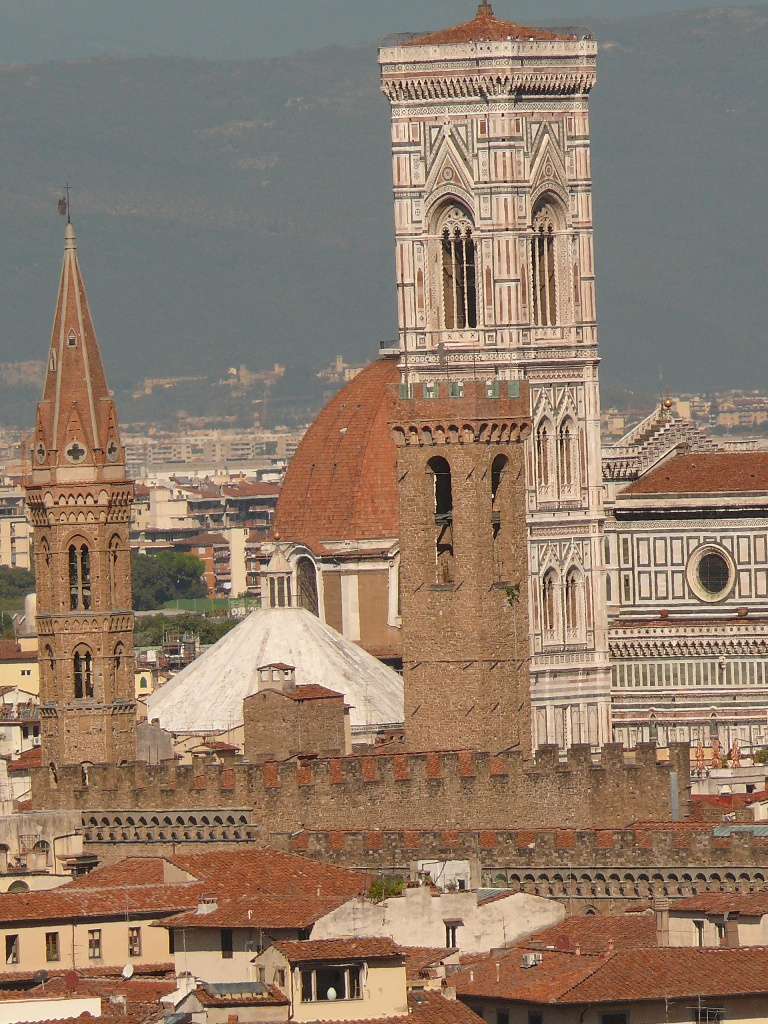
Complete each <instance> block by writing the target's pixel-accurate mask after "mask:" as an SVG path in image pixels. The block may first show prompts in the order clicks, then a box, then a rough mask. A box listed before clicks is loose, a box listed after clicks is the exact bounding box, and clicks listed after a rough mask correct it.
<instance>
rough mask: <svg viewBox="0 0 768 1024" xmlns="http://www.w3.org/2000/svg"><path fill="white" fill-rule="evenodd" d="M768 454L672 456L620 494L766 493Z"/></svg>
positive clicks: (767, 486)
mask: <svg viewBox="0 0 768 1024" xmlns="http://www.w3.org/2000/svg"><path fill="white" fill-rule="evenodd" d="M766 491H768V451H751V452H684V453H680V454H677V455H674V456H672V457H671V458H669V459H667V460H665V461H664V462H662V463H661V464H660V465H659V466H657V467H656V468H655V469H651V470H649V471H648V472H647V473H644V474H643V475H642V476H641V477H640V478H639V480H635V481H634V483H631V484H629V486H628V487H625V488H623V490H621V491H620V492H619V495H618V498H619V500H621V498H624V497H627V498H634V497H637V498H640V497H644V496H646V495H674V496H678V495H687V494H751V493H757V494H763V495H764V494H765V493H766Z"/></svg>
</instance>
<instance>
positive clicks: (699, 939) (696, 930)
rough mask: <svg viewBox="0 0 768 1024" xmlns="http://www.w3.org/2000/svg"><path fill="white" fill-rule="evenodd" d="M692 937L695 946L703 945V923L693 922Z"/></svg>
mask: <svg viewBox="0 0 768 1024" xmlns="http://www.w3.org/2000/svg"><path fill="white" fill-rule="evenodd" d="M693 937H694V945H695V946H703V945H704V922H703V921H694V922H693Z"/></svg>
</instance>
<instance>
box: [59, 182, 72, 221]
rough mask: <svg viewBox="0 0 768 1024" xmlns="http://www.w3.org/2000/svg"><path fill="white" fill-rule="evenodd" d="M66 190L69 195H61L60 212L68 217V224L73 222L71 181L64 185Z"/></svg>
mask: <svg viewBox="0 0 768 1024" xmlns="http://www.w3.org/2000/svg"><path fill="white" fill-rule="evenodd" d="M64 191H65V192H66V193H67V195H66V197H64V196H60V197H59V203H58V209H59V213H60V214H61V216H62V217H66V218H67V224H71V223H72V218H71V216H70V203H69V182H67V183H66V185H65V186H64Z"/></svg>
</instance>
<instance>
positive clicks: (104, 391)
mask: <svg viewBox="0 0 768 1024" xmlns="http://www.w3.org/2000/svg"><path fill="white" fill-rule="evenodd" d="M32 471H33V476H36V477H37V479H40V477H41V475H42V476H45V478H46V479H49V480H53V479H57V480H63V479H66V480H69V481H72V480H75V479H82V480H90V479H93V478H95V477H97V476H102V475H103V476H104V477H105V478H113V477H114V478H117V477H119V476H122V475H124V472H125V454H124V451H123V448H122V446H121V444H120V435H119V431H118V424H117V415H116V413H115V407H114V402H113V401H112V397H111V395H110V392H109V389H108V388H107V380H106V376H105V374H104V366H103V364H102V361H101V354H100V352H99V345H98V342H97V340H96V332H95V331H94V329H93V321H92V320H91V313H90V310H89V308H88V299H87V297H86V294H85V285H84V284H83V276H82V273H81V270H80V264H79V262H78V259H77V248H76V245H75V232H74V229H73V227H72V225H71V224H67V227H66V233H65V241H64V260H63V264H62V268H61V281H60V283H59V295H58V301H57V304H56V315H55V317H54V321H53V331H52V333H51V347H50V352H49V354H48V366H47V370H46V377H45V387H44V390H43V398H42V401H41V402H40V404H39V405H38V411H37V425H36V429H35V443H34V450H33V453H32Z"/></svg>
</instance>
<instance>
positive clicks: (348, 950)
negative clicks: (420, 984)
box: [275, 937, 405, 963]
mask: <svg viewBox="0 0 768 1024" xmlns="http://www.w3.org/2000/svg"><path fill="white" fill-rule="evenodd" d="M275 949H278V950H280V952H281V953H282V954H283V956H284V957H285V958H286V960H288V962H289V963H309V962H312V961H321V960H346V959H348V958H349V959H357V958H360V959H364V958H365V959H368V958H375V957H402V956H403V955H404V952H405V951H404V950H403V949H402V948H401V947H400V946H398V944H397V943H396V942H394V941H393V940H392V939H389V938H380V937H373V938H365V937H361V938H354V939H314V940H312V939H308V940H305V941H303V942H276V943H275Z"/></svg>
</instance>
